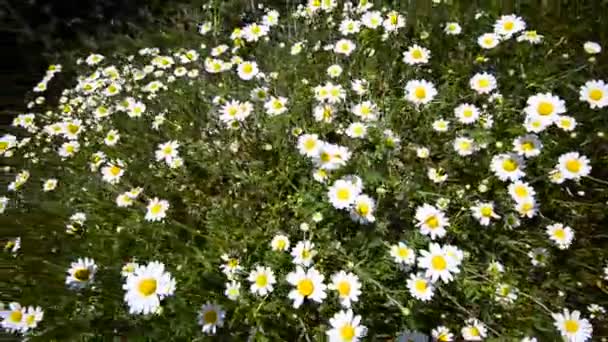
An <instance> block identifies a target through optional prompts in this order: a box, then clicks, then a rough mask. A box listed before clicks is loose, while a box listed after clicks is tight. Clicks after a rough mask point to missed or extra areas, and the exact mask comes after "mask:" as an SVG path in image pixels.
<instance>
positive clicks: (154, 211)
mask: <svg viewBox="0 0 608 342" xmlns="http://www.w3.org/2000/svg"><path fill="white" fill-rule="evenodd" d="M162 209H163V207H162V206H161V205H160V203H156V204H154V205H153V206H152V207H151V208H150V212H151V213H152V214H154V215H156V214H159V213H160V212H161V210H162Z"/></svg>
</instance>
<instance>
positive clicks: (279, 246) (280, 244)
mask: <svg viewBox="0 0 608 342" xmlns="http://www.w3.org/2000/svg"><path fill="white" fill-rule="evenodd" d="M285 247H286V243H285V240H283V239H281V240H278V241H277V249H281V250H283V249H285Z"/></svg>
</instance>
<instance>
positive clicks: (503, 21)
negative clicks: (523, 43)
mask: <svg viewBox="0 0 608 342" xmlns="http://www.w3.org/2000/svg"><path fill="white" fill-rule="evenodd" d="M525 29H526V23H525V22H524V21H523V19H522V18H520V17H518V16H516V15H514V14H510V15H503V16H501V17H500V18H499V19H498V20H497V21H496V23H495V24H494V32H496V33H498V34H499V35H501V36H504V37H506V38H510V37H511V36H512V35H513V34H515V33H517V32H520V31H523V30H525Z"/></svg>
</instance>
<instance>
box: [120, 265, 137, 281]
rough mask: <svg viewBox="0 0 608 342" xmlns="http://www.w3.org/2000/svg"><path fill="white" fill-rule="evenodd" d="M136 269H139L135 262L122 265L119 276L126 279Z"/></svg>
mask: <svg viewBox="0 0 608 342" xmlns="http://www.w3.org/2000/svg"><path fill="white" fill-rule="evenodd" d="M137 267H139V264H137V263H135V262H128V263H126V264H124V266H122V269H121V271H120V275H121V276H123V277H125V278H126V277H128V276H129V275H131V274H133V273H134V272H135V270H136V269H137Z"/></svg>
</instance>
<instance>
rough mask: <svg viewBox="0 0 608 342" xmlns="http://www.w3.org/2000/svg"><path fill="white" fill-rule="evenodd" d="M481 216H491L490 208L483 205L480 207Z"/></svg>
mask: <svg viewBox="0 0 608 342" xmlns="http://www.w3.org/2000/svg"><path fill="white" fill-rule="evenodd" d="M481 216H483V217H491V216H492V208H490V207H483V208H481Z"/></svg>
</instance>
